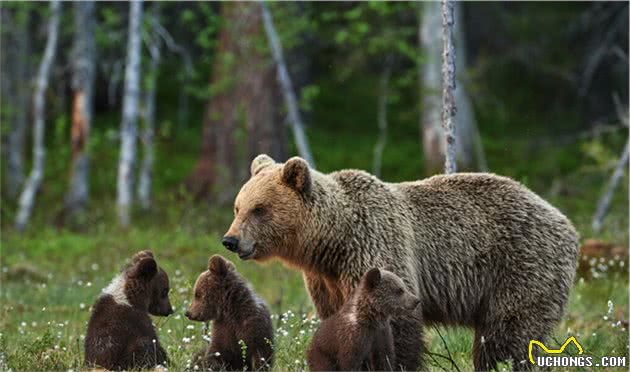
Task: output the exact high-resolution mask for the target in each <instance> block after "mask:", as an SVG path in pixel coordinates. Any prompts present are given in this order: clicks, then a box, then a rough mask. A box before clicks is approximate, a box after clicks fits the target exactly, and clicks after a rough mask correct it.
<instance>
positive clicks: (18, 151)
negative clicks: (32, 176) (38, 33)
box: [1, 7, 31, 199]
mask: <svg viewBox="0 0 630 372" xmlns="http://www.w3.org/2000/svg"><path fill="white" fill-rule="evenodd" d="M29 19H30V10H29V8H28V7H23V8H20V9H15V11H14V12H11V11H10V10H8V9H7V8H3V9H2V22H3V24H4V25H5V27H4V30H3V33H2V45H4V48H3V53H2V70H3V72H4V73H3V74H2V82H1V86H2V106H3V107H2V112H3V115H2V122H3V127H4V126H9V129H8V131H7V138H6V147H5V148H4V149H3V155H5V156H6V158H5V159H7V160H6V164H7V173H6V191H7V196H8V197H9V198H10V199H14V198H16V197H17V196H18V194H19V193H20V188H21V187H22V184H23V183H24V141H25V139H26V130H27V126H28V119H29V113H30V111H31V110H30V105H29V99H28V97H29V91H30V88H31V76H30V71H29V70H30V63H29V60H28V57H29V53H30V26H29ZM2 132H3V133H4V132H5V131H4V128H3V130H2Z"/></svg>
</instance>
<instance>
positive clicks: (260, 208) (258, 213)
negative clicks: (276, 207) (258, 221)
mask: <svg viewBox="0 0 630 372" xmlns="http://www.w3.org/2000/svg"><path fill="white" fill-rule="evenodd" d="M266 212H267V209H266V208H265V207H264V206H262V205H257V206H256V207H254V209H252V214H254V215H255V216H262V215H264V214H265V213H266Z"/></svg>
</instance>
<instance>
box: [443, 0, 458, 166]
mask: <svg viewBox="0 0 630 372" xmlns="http://www.w3.org/2000/svg"><path fill="white" fill-rule="evenodd" d="M454 22H455V18H454V17H453V2H452V0H442V46H443V48H442V126H443V127H444V137H445V140H446V159H445V161H444V173H446V174H450V173H455V172H456V171H457V159H456V147H455V131H456V128H455V123H454V122H453V121H454V120H453V119H454V117H455V112H456V110H457V109H456V107H455V96H454V94H453V92H454V91H455V48H454V47H453V24H454Z"/></svg>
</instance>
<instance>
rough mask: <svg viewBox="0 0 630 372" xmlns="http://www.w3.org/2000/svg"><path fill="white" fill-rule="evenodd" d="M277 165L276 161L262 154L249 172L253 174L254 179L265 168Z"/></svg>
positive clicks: (257, 157) (254, 161)
mask: <svg viewBox="0 0 630 372" xmlns="http://www.w3.org/2000/svg"><path fill="white" fill-rule="evenodd" d="M273 164H276V162H275V160H273V159H272V158H271V157H270V156H269V155H266V154H260V155H258V156H256V157H255V158H254V160H252V165H251V166H250V168H249V170H250V172H251V176H252V177H254V176H255V175H257V174H258V173H259V172H260V171H261V170H263V169H264V168H266V167H268V166H270V165H273Z"/></svg>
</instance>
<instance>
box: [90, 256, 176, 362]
mask: <svg viewBox="0 0 630 372" xmlns="http://www.w3.org/2000/svg"><path fill="white" fill-rule="evenodd" d="M168 292H169V280H168V275H166V272H164V270H162V269H161V268H160V267H158V265H157V262H156V261H155V258H154V257H153V254H152V253H151V252H150V251H141V252H138V253H137V254H136V255H135V256H134V257H133V260H132V263H131V264H129V265H127V266H126V267H125V268H124V269H123V271H122V273H121V274H119V275H118V276H117V277H116V278H114V280H113V281H112V282H111V284H109V285H108V286H107V287H106V288H105V289H103V293H102V294H101V296H100V297H99V298H98V300H96V303H95V304H94V306H93V307H92V315H91V317H90V320H89V322H88V328H87V335H86V336H85V362H86V364H87V365H88V366H91V367H93V366H100V367H103V368H106V369H109V370H123V369H124V370H129V369H139V368H152V367H155V366H156V365H158V364H160V365H165V364H166V362H167V360H168V359H167V356H166V352H165V351H164V349H163V348H162V346H160V342H159V340H158V337H157V334H156V332H155V329H154V328H153V324H152V322H151V318H150V317H149V314H153V315H158V316H167V315H170V314H172V313H173V308H172V307H171V303H170V301H169V298H168Z"/></svg>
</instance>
